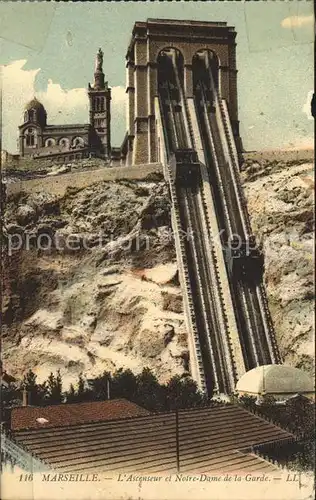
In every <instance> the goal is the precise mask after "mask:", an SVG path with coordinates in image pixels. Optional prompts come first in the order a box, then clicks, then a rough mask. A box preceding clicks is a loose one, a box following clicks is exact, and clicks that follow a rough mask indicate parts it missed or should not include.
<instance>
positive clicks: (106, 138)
mask: <svg viewBox="0 0 316 500" xmlns="http://www.w3.org/2000/svg"><path fill="white" fill-rule="evenodd" d="M88 97H89V104H90V106H89V107H90V110H89V115H90V125H91V141H92V145H93V148H94V149H95V152H96V154H97V155H99V156H101V157H103V158H104V157H105V158H109V157H110V155H111V136H110V125H111V111H110V101H111V89H110V88H109V87H108V82H105V81H104V73H103V51H102V49H99V50H98V52H97V55H96V58H95V66H94V82H93V84H92V85H90V83H89V85H88Z"/></svg>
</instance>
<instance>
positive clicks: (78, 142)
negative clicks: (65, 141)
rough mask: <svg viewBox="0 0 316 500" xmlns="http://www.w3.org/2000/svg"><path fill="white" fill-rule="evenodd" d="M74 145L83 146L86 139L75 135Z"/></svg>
mask: <svg viewBox="0 0 316 500" xmlns="http://www.w3.org/2000/svg"><path fill="white" fill-rule="evenodd" d="M72 145H73V146H83V145H84V140H83V138H82V137H75V138H74V139H73V141H72Z"/></svg>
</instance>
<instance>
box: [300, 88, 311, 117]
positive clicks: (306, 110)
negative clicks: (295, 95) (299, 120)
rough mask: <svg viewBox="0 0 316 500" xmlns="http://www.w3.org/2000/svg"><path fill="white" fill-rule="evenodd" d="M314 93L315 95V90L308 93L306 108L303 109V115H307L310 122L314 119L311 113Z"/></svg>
mask: <svg viewBox="0 0 316 500" xmlns="http://www.w3.org/2000/svg"><path fill="white" fill-rule="evenodd" d="M313 93H314V92H313V90H310V91H309V92H308V94H307V97H306V102H305V104H304V106H303V107H302V111H303V113H306V116H307V119H308V120H313V119H314V118H313V115H312V112H311V101H312V97H313Z"/></svg>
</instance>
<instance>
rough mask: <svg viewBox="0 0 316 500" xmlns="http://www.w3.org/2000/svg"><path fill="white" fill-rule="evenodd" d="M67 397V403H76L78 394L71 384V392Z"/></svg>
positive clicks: (68, 392) (67, 393)
mask: <svg viewBox="0 0 316 500" xmlns="http://www.w3.org/2000/svg"><path fill="white" fill-rule="evenodd" d="M65 396H66V402H67V403H74V402H75V401H76V400H77V394H76V391H75V388H74V386H73V384H70V387H69V391H67V392H66V394H65Z"/></svg>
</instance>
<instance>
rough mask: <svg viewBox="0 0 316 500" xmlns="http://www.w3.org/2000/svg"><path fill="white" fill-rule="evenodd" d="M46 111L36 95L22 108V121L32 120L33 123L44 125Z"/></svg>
mask: <svg viewBox="0 0 316 500" xmlns="http://www.w3.org/2000/svg"><path fill="white" fill-rule="evenodd" d="M46 120H47V113H46V110H45V108H44V106H43V104H42V103H41V102H39V101H38V100H37V99H36V97H34V99H32V100H31V101H30V102H28V103H27V104H26V106H25V109H24V123H28V122H32V123H34V124H37V125H40V126H41V127H45V126H46Z"/></svg>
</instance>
